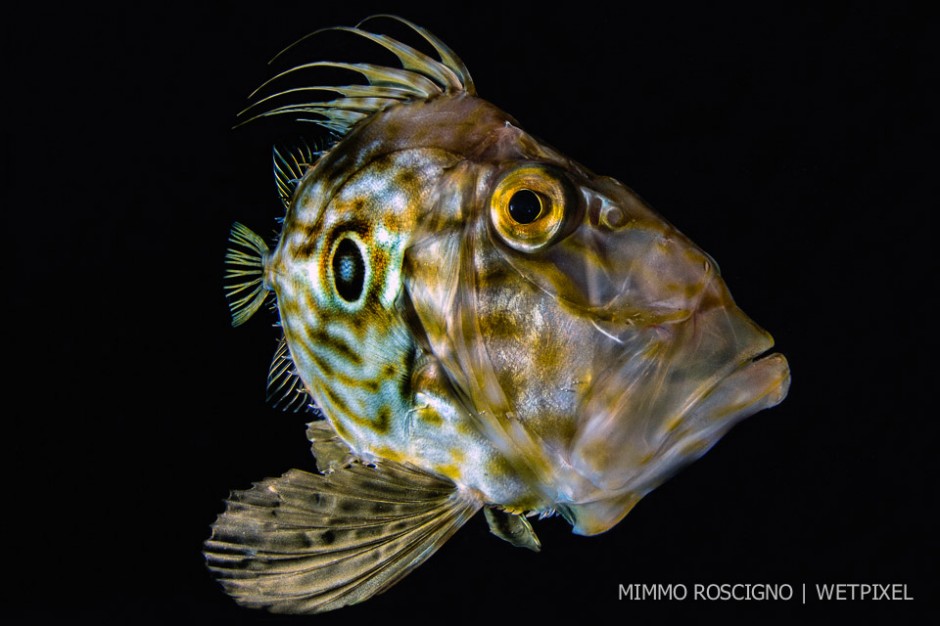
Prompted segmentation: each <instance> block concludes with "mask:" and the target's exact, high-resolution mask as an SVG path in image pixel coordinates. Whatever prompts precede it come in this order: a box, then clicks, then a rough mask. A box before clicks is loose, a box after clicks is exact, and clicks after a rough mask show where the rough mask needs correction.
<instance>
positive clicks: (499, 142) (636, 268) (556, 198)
mask: <svg viewBox="0 0 940 626" xmlns="http://www.w3.org/2000/svg"><path fill="white" fill-rule="evenodd" d="M487 137H488V139H487V142H486V144H485V145H476V146H474V149H473V150H472V155H473V158H470V159H467V160H466V161H464V162H462V163H461V164H459V165H457V166H455V167H454V168H452V169H451V170H450V171H449V172H448V173H447V175H446V176H444V177H442V179H441V181H440V183H439V184H440V185H441V189H443V190H446V191H442V192H439V193H438V195H437V199H438V203H439V205H438V207H437V211H436V212H435V215H434V216H433V217H432V218H429V219H426V220H424V221H422V223H421V226H420V228H419V230H418V232H416V233H415V235H414V236H413V239H412V243H411V245H410V247H409V250H408V252H407V256H406V271H405V279H404V280H405V288H406V290H407V298H408V301H409V302H410V303H411V306H412V307H413V308H414V312H415V318H416V319H418V320H420V326H421V329H420V333H423V334H424V336H425V337H426V345H427V346H428V350H429V351H430V352H431V353H432V354H433V355H434V357H435V359H436V360H437V361H438V362H439V363H441V365H442V367H443V369H444V370H445V371H446V372H447V377H448V379H449V380H450V381H451V383H452V385H453V388H454V389H455V396H456V397H457V398H459V399H460V402H462V404H463V406H464V408H465V409H466V411H468V413H469V414H470V415H471V416H472V421H473V422H474V424H475V426H476V427H477V428H478V429H480V430H481V431H482V432H484V433H486V435H487V436H488V437H489V438H490V439H492V440H494V441H498V442H500V449H501V452H502V453H503V454H504V455H505V456H506V457H507V458H508V459H510V460H511V463H512V465H513V466H514V467H515V468H516V469H517V471H519V472H520V473H521V474H523V475H526V476H528V477H529V480H531V481H532V482H534V483H537V484H538V485H539V490H540V492H541V493H542V494H543V496H544V498H545V499H547V500H550V501H552V502H553V503H554V509H555V510H557V511H559V512H561V513H562V514H563V515H565V516H566V517H567V518H568V519H569V521H571V522H572V524H573V525H574V528H575V531H576V532H578V533H582V534H595V533H598V532H603V531H605V530H607V529H609V528H610V527H611V526H613V525H614V524H616V523H617V522H618V521H619V520H620V519H622V517H623V516H624V515H626V513H627V512H628V511H629V510H630V508H631V507H632V506H633V505H634V504H635V503H636V502H637V501H638V500H639V498H641V497H642V496H643V495H645V493H647V492H649V491H650V490H652V489H653V488H655V487H656V486H657V485H658V484H660V483H661V482H662V481H664V480H665V479H666V478H668V477H669V476H670V475H672V474H673V473H674V472H675V471H676V470H677V469H679V468H680V467H682V466H683V465H684V464H685V463H688V462H690V461H692V460H694V459H695V458H697V457H699V456H700V455H701V454H703V453H704V452H705V451H707V450H708V449H709V448H710V447H711V446H712V445H713V444H714V443H715V442H716V441H717V440H718V439H719V438H720V437H721V436H722V435H723V434H724V433H725V432H726V431H727V430H728V429H729V428H730V427H731V426H733V425H734V424H735V423H737V422H738V421H740V420H741V419H743V418H745V417H747V416H749V415H751V414H753V413H755V412H757V411H759V410H762V409H764V408H768V407H770V406H773V405H775V404H777V403H779V402H780V401H781V400H783V398H784V397H785V395H786V393H787V389H788V386H789V370H788V366H787V362H786V360H785V358H784V357H783V356H781V355H779V354H774V355H770V356H762V355H764V354H765V353H767V351H768V350H769V349H770V348H771V347H772V346H773V340H772V338H771V336H770V335H769V334H768V333H767V332H766V331H764V330H763V329H762V328H760V327H759V326H758V325H757V324H755V323H754V322H753V321H752V320H751V319H750V318H748V316H747V315H746V314H745V313H744V312H743V311H742V310H741V309H740V308H739V307H738V306H737V305H736V304H735V303H734V301H733V299H732V297H731V294H730V292H729V290H728V287H727V285H726V284H725V282H724V281H723V279H722V277H721V275H720V273H719V269H718V265H717V264H716V263H715V261H714V260H713V259H712V258H711V257H710V256H709V255H708V254H707V253H706V252H704V251H703V250H701V249H700V248H699V247H698V246H696V245H695V244H694V243H693V242H692V241H690V240H689V239H688V238H687V237H685V236H684V235H682V234H681V233H680V232H679V231H678V230H677V229H676V228H675V227H673V226H672V225H671V224H669V223H668V222H667V221H666V220H665V219H663V218H662V217H661V216H659V215H658V214H657V213H656V212H654V211H653V210H652V209H650V208H649V207H648V206H647V205H646V204H645V203H644V202H643V201H642V200H641V199H640V198H639V197H638V196H637V195H636V194H635V193H634V192H632V191H631V190H630V189H629V188H627V187H626V186H624V185H623V184H621V183H619V182H618V181H616V180H614V179H612V178H608V177H602V176H596V175H594V174H592V173H591V172H590V171H588V170H587V169H586V168H584V167H583V166H581V165H579V164H577V163H575V162H574V161H572V160H570V159H568V158H567V157H565V156H564V155H562V154H560V153H559V152H557V151H556V150H554V149H552V148H550V147H549V146H547V145H545V144H543V143H541V142H539V141H538V140H537V139H535V138H534V137H532V136H531V135H529V134H527V133H526V132H524V131H523V130H521V129H520V128H518V127H517V126H516V125H515V123H514V122H513V121H511V120H510V119H509V118H507V119H506V120H504V121H503V123H502V124H501V125H499V126H495V125H494V127H493V128H491V129H490V131H489V133H488V134H487Z"/></svg>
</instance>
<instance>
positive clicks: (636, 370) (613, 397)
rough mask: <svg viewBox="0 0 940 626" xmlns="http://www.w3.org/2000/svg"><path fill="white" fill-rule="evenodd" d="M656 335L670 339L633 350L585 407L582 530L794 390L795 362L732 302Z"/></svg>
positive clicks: (578, 452) (577, 516)
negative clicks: (777, 349)
mask: <svg viewBox="0 0 940 626" xmlns="http://www.w3.org/2000/svg"><path fill="white" fill-rule="evenodd" d="M657 333H660V334H662V333H666V334H668V335H670V336H669V340H668V342H666V341H664V342H663V343H661V344H658V345H661V346H664V347H663V348H661V349H659V350H652V351H651V353H650V354H649V355H647V356H642V355H641V353H642V350H638V348H641V347H642V348H643V349H645V350H647V351H649V350H650V347H649V342H650V341H651V340H650V338H649V337H647V338H646V341H645V342H644V341H640V340H637V341H635V342H634V345H632V346H629V345H628V346H627V347H626V352H627V354H626V355H625V357H626V358H624V359H623V361H622V363H623V366H622V367H620V368H614V370H613V371H611V372H609V373H608V374H606V375H604V376H602V377H601V379H600V380H598V381H597V384H596V385H594V386H593V387H592V389H591V391H590V392H589V393H588V394H587V395H586V397H585V399H584V402H583V404H582V413H581V415H580V416H579V419H578V422H579V429H578V433H577V435H576V436H575V438H574V439H573V440H572V442H571V444H572V445H571V448H570V450H569V452H570V457H569V459H570V463H571V467H572V469H573V470H574V471H575V473H576V474H577V477H578V479H580V480H583V481H585V482H584V483H581V487H580V490H579V493H578V494H577V495H576V496H575V497H573V498H572V501H571V504H568V505H566V507H565V509H566V512H567V513H568V514H569V515H570V521H571V522H572V525H573V526H574V532H576V533H578V534H585V535H592V534H597V533H600V532H604V531H605V530H607V529H609V528H610V527H612V526H613V525H615V524H616V523H617V522H619V521H620V520H621V519H622V518H623V517H624V516H625V515H626V514H627V513H628V512H629V510H630V509H631V508H632V506H633V505H634V504H635V503H636V502H637V501H639V500H640V499H641V498H642V497H643V496H644V495H645V494H647V493H649V492H650V491H651V490H653V489H654V488H656V487H657V486H658V485H660V484H661V483H662V482H664V481H665V480H667V479H668V478H669V477H670V476H672V475H673V474H675V473H676V472H677V471H678V470H680V469H681V468H682V467H684V466H685V465H686V464H688V463H691V462H692V461H694V460H695V459H697V458H699V457H700V456H702V455H703V454H705V453H706V452H707V451H708V450H709V449H710V448H711V447H712V446H713V445H714V444H715V443H717V442H718V440H719V439H720V438H721V437H722V436H723V435H724V434H725V433H727V432H728V430H729V429H731V428H732V427H733V426H734V425H735V424H737V423H738V422H740V421H741V420H743V419H745V418H747V417H749V416H751V415H753V414H754V413H757V412H758V411H762V410H764V409H767V408H770V407H773V406H775V405H777V404H779V403H780V402H781V401H783V399H784V398H785V397H786V395H787V393H788V391H789V386H790V370H789V365H788V363H787V360H786V358H785V357H784V356H783V355H782V354H779V353H773V352H771V348H772V347H773V339H772V338H771V336H770V335H769V334H768V333H767V332H766V331H764V330H763V329H762V328H760V327H759V326H757V325H756V324H755V323H754V322H753V321H751V320H750V318H748V317H747V316H746V315H745V314H744V313H743V312H742V311H741V310H740V309H738V308H737V307H736V306H735V305H734V304H733V303H730V302H725V303H724V305H723V306H720V307H712V308H709V309H706V310H703V311H698V312H696V313H695V314H693V315H692V316H691V317H690V318H689V319H688V320H686V321H685V322H683V323H681V324H677V325H675V327H674V328H671V329H669V330H668V331H663V330H662V329H658V330H653V331H651V334H652V335H654V336H655V335H656V334H657ZM647 334H648V335H649V334H650V333H649V332H648V333H647Z"/></svg>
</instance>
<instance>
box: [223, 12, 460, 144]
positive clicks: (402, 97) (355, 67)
mask: <svg viewBox="0 0 940 626" xmlns="http://www.w3.org/2000/svg"><path fill="white" fill-rule="evenodd" d="M379 17H382V18H388V19H392V20H395V21H398V22H399V23H401V24H404V25H406V26H407V27H408V28H410V29H411V30H412V31H413V32H414V33H416V34H417V35H418V36H420V37H421V38H422V39H424V40H425V41H426V42H427V43H428V44H430V46H431V47H433V48H434V50H435V51H436V52H437V55H438V57H440V58H439V59H434V58H432V57H431V56H428V55H427V54H425V53H424V52H421V51H419V50H417V49H415V48H413V47H411V46H409V45H407V44H404V43H402V42H400V41H398V40H396V39H393V38H392V37H390V36H388V35H384V34H381V33H374V32H369V31H366V30H363V29H362V28H361V27H362V25H363V24H364V23H365V22H366V21H368V20H371V19H375V18H379ZM325 31H339V32H345V33H349V34H351V35H354V36H357V37H361V38H363V39H366V40H368V41H370V42H372V43H374V44H376V45H377V46H378V47H381V48H383V49H385V50H387V51H389V52H391V53H392V54H394V55H395V57H396V58H397V60H398V63H399V64H400V66H401V67H389V66H385V65H377V64H370V63H348V62H340V61H316V62H312V63H303V64H300V65H297V66H295V67H291V68H289V69H287V70H284V71H282V72H280V73H278V74H277V75H275V76H274V77H273V78H271V79H269V80H267V81H265V82H264V83H263V84H262V85H261V86H260V87H258V89H256V90H255V91H254V92H252V94H251V95H250V96H249V98H255V97H256V96H257V95H259V94H260V93H261V92H263V91H264V90H265V89H266V88H267V87H268V86H270V85H272V84H274V83H275V82H277V81H280V80H283V79H285V78H286V77H288V76H291V75H294V74H295V73H297V72H301V71H306V70H314V69H317V68H332V69H340V70H348V71H351V72H355V73H357V74H359V75H360V76H362V77H363V78H364V79H365V80H366V82H367V83H368V84H365V85H362V84H360V85H355V84H352V85H339V86H330V85H322V84H321V85H315V86H308V87H293V88H287V89H283V90H280V91H277V92H276V93H273V94H270V95H267V96H264V97H260V98H257V99H255V100H254V102H252V103H251V104H250V105H249V106H248V107H246V108H245V109H244V110H243V111H242V112H241V113H239V116H240V117H244V116H245V115H249V114H250V113H251V112H253V111H256V110H258V107H259V106H261V105H263V104H272V101H274V100H277V99H281V98H284V97H285V96H292V95H297V94H299V93H301V92H313V91H332V92H334V93H339V94H340V95H342V96H343V97H342V98H336V99H334V100H325V101H324V100H313V101H309V102H301V103H291V104H282V105H280V106H271V107H270V108H268V109H267V110H264V111H261V112H259V113H255V114H252V115H251V116H250V117H247V118H246V119H243V120H242V121H241V122H240V123H239V124H237V126H240V125H241V124H246V123H248V122H250V121H252V120H255V119H258V118H261V117H268V116H273V115H292V116H294V119H295V120H297V121H309V122H313V123H316V124H319V125H320V126H322V127H324V128H326V129H328V130H330V131H332V132H335V133H337V134H338V135H340V136H343V135H345V134H346V133H347V132H349V129H350V128H352V127H353V126H354V125H355V124H357V123H358V122H360V121H362V120H363V119H365V118H367V117H369V116H370V115H373V114H375V113H377V112H379V111H381V110H383V109H385V108H387V107H389V106H393V105H397V104H402V103H407V102H409V101H419V100H426V99H428V98H433V97H437V96H441V95H454V94H458V93H467V94H471V95H472V94H475V93H476V90H475V88H474V85H473V80H472V79H471V78H470V73H469V72H468V71H467V68H466V66H465V65H464V64H463V62H462V61H461V60H460V59H459V58H458V57H457V55H456V54H454V53H453V51H452V50H451V49H450V48H448V47H447V46H446V45H445V44H444V43H443V42H442V41H440V40H439V39H437V38H436V37H435V36H434V35H432V34H431V33H430V32H428V31H427V30H425V29H423V28H421V27H420V26H417V25H416V24H413V23H412V22H409V21H408V20H405V19H402V18H399V17H395V16H392V15H377V16H372V17H370V18H366V20H363V21H362V22H360V23H359V24H358V25H357V26H353V27H350V26H341V27H335V28H328V29H321V30H319V31H316V32H314V33H311V34H310V35H307V36H306V37H303V38H302V39H301V41H303V40H305V39H307V38H309V37H312V36H313V35H316V34H318V33H321V32H325ZM294 45H296V44H294ZM292 47H294V46H293V45H292V46H290V47H288V49H290V48H292ZM278 56H280V55H278ZM276 58H278V57H275V59H276ZM302 114H312V115H314V116H316V117H313V118H309V119H308V118H301V117H298V115H302Z"/></svg>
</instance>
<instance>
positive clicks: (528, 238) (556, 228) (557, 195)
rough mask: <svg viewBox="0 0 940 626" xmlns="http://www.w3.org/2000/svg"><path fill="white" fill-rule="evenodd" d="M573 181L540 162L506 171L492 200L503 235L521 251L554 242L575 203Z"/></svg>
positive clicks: (498, 229)
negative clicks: (571, 187) (571, 183)
mask: <svg viewBox="0 0 940 626" xmlns="http://www.w3.org/2000/svg"><path fill="white" fill-rule="evenodd" d="M571 196H572V193H571V191H570V184H566V182H565V181H564V179H563V178H562V176H561V175H560V174H556V173H555V172H554V171H552V170H551V169H550V168H549V167H547V166H545V165H541V164H531V163H530V164H525V165H521V166H519V167H516V168H515V169H512V170H510V171H509V172H507V173H506V174H504V175H503V176H502V177H501V178H500V179H499V180H498V182H497V183H496V187H495V189H494V191H493V195H492V198H491V200H490V218H491V220H492V222H493V226H494V227H495V229H496V232H497V233H498V234H499V236H500V238H501V239H502V240H503V241H504V242H505V243H507V244H508V245H509V246H511V247H513V248H515V249H516V250H519V251H521V252H535V251H537V250H540V249H542V248H545V247H546V246H548V245H550V244H551V243H553V242H554V241H555V240H556V238H557V235H558V234H559V233H560V232H561V230H562V226H563V224H564V223H565V217H566V215H567V213H568V212H569V211H568V208H569V206H570V205H571V204H572V202H571Z"/></svg>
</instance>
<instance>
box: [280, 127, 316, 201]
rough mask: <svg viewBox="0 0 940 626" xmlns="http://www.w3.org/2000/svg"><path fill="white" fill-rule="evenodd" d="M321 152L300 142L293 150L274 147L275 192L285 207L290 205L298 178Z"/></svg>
mask: <svg viewBox="0 0 940 626" xmlns="http://www.w3.org/2000/svg"><path fill="white" fill-rule="evenodd" d="M322 154H323V153H322V152H320V151H318V150H313V149H312V148H311V147H310V146H308V145H307V144H306V143H302V144H301V145H300V146H298V147H296V148H294V149H293V150H278V149H277V146H275V147H274V155H273V160H274V181H275V183H276V184H277V194H278V196H280V198H281V203H282V204H283V205H284V208H285V209H287V208H288V207H289V206H290V200H291V197H293V195H294V190H295V189H297V185H298V184H299V183H300V179H302V178H303V177H304V174H305V173H306V172H307V169H308V168H310V167H313V164H314V163H316V162H317V159H318V158H319V157H320V156H321V155H322Z"/></svg>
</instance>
